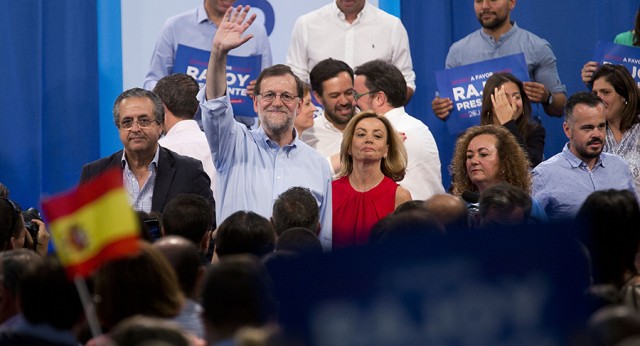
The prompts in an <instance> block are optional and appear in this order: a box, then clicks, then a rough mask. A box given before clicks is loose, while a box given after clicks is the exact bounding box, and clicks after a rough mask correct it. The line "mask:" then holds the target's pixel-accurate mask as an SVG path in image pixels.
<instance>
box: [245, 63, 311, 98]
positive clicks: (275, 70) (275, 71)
mask: <svg viewBox="0 0 640 346" xmlns="http://www.w3.org/2000/svg"><path fill="white" fill-rule="evenodd" d="M287 75H289V76H291V77H293V79H294V80H295V81H296V94H297V96H298V97H299V98H301V99H302V98H303V97H304V89H303V86H302V81H301V80H300V78H298V76H296V75H295V74H294V73H293V71H291V67H289V66H287V65H283V64H276V65H273V66H270V67H267V68H265V69H264V70H262V72H260V75H259V76H258V79H257V80H256V86H255V88H254V89H253V92H254V95H259V94H260V88H261V87H262V80H263V79H265V78H270V77H277V76H287Z"/></svg>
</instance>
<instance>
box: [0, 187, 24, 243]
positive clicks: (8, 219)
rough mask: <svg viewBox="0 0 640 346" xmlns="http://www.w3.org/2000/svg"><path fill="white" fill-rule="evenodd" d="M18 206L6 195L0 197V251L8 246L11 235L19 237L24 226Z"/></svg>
mask: <svg viewBox="0 0 640 346" xmlns="http://www.w3.org/2000/svg"><path fill="white" fill-rule="evenodd" d="M20 214H21V210H20V207H19V206H18V205H17V204H16V203H15V202H13V201H12V200H10V199H8V198H6V197H0V251H2V250H7V249H8V248H9V242H10V241H11V237H19V236H20V232H21V231H22V229H23V228H24V223H23V222H22V218H21V217H20Z"/></svg>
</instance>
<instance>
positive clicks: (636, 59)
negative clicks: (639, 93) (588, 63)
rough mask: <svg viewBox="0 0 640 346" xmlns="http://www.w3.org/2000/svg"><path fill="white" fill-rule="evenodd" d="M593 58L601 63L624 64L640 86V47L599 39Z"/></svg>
mask: <svg viewBox="0 0 640 346" xmlns="http://www.w3.org/2000/svg"><path fill="white" fill-rule="evenodd" d="M593 60H594V61H597V62H598V63H600V64H618V65H622V66H624V67H626V68H627V70H629V72H631V76H633V79H635V81H636V83H638V86H640V48H637V47H629V46H623V45H619V44H615V43H611V42H604V41H599V42H598V45H597V46H596V51H595V54H594V55H593Z"/></svg>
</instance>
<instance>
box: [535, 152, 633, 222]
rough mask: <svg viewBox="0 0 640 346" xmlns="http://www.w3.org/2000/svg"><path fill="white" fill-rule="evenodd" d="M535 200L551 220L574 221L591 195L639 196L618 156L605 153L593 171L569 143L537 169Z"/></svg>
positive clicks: (627, 170) (627, 168) (627, 169)
mask: <svg viewBox="0 0 640 346" xmlns="http://www.w3.org/2000/svg"><path fill="white" fill-rule="evenodd" d="M532 173H533V198H534V199H535V200H537V201H538V203H540V205H541V206H542V208H544V211H545V212H546V214H547V216H548V217H549V220H550V221H559V220H565V219H571V218H573V217H575V215H576V214H577V213H578V211H579V210H580V207H582V203H584V201H585V200H586V199H587V197H589V195H590V194H591V193H592V192H594V191H598V190H607V189H616V190H629V191H631V192H633V193H634V195H635V188H634V184H633V178H632V177H631V171H630V170H629V166H627V163H626V162H625V161H624V160H623V159H622V158H620V157H619V156H617V155H613V154H608V153H604V152H603V153H601V154H600V157H599V158H598V160H597V162H596V163H595V165H594V166H593V169H591V170H590V169H589V167H588V166H587V164H586V163H585V162H583V161H582V160H580V159H579V158H578V157H576V156H575V155H574V154H573V153H572V152H571V150H570V149H569V144H568V143H567V144H566V145H565V147H564V149H562V152H561V153H558V154H556V155H554V156H553V157H551V158H550V159H548V160H546V161H543V162H542V163H540V164H539V165H538V166H536V168H534V169H533V172H532Z"/></svg>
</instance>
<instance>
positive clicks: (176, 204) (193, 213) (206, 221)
mask: <svg viewBox="0 0 640 346" xmlns="http://www.w3.org/2000/svg"><path fill="white" fill-rule="evenodd" d="M214 214H215V211H214V210H213V206H212V205H211V203H209V201H207V200H206V199H205V198H204V197H202V196H200V195H196V194H191V193H188V194H187V193H185V194H179V195H177V196H175V197H174V198H172V199H171V200H170V201H169V203H167V206H166V207H165V208H164V212H163V213H162V226H163V227H164V231H165V234H166V235H171V234H174V235H179V236H182V237H185V238H187V239H189V240H191V241H192V242H193V243H194V244H196V245H199V244H200V242H201V241H202V237H203V236H204V235H205V233H206V232H207V231H210V230H212V229H213V228H215V227H214V226H213V223H214V221H213V220H214V219H215V217H214Z"/></svg>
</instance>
